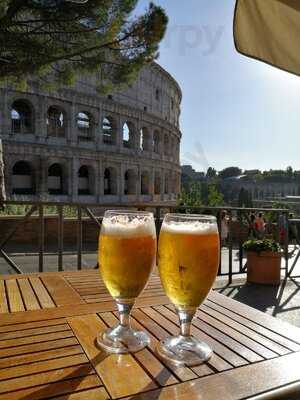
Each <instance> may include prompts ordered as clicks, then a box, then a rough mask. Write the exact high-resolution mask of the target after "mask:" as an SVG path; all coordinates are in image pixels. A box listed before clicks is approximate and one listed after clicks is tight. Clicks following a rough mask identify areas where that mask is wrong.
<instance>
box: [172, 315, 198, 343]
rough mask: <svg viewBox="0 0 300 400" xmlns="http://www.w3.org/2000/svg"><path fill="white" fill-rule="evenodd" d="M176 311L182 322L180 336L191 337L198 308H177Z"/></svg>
mask: <svg viewBox="0 0 300 400" xmlns="http://www.w3.org/2000/svg"><path fill="white" fill-rule="evenodd" d="M176 311H177V314H178V317H179V322H180V335H181V336H185V337H187V336H191V324H192V319H193V317H194V315H195V312H196V308H177V309H176Z"/></svg>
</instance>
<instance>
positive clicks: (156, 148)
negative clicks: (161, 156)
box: [153, 129, 160, 154]
mask: <svg viewBox="0 0 300 400" xmlns="http://www.w3.org/2000/svg"><path fill="white" fill-rule="evenodd" d="M159 148H160V132H159V131H158V130H157V129H156V130H155V131H154V133H153V151H154V153H156V154H158V153H159Z"/></svg>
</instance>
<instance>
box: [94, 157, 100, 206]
mask: <svg viewBox="0 0 300 400" xmlns="http://www.w3.org/2000/svg"><path fill="white" fill-rule="evenodd" d="M93 170H94V182H93V185H94V196H95V198H96V201H97V199H98V197H99V168H98V163H97V162H96V161H95V162H93Z"/></svg>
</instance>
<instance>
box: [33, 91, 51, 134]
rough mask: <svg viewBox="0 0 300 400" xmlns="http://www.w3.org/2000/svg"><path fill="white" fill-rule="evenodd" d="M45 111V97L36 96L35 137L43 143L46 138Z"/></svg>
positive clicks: (46, 109)
mask: <svg viewBox="0 0 300 400" xmlns="http://www.w3.org/2000/svg"><path fill="white" fill-rule="evenodd" d="M47 111H48V105H47V101H46V97H45V96H43V95H38V102H37V104H36V108H35V121H34V124H35V136H36V137H37V138H38V140H39V141H40V142H43V141H45V138H46V137H47Z"/></svg>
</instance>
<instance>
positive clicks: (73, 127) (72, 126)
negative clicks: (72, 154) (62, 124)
mask: <svg viewBox="0 0 300 400" xmlns="http://www.w3.org/2000/svg"><path fill="white" fill-rule="evenodd" d="M67 120H68V121H67V133H66V135H67V140H68V142H69V143H70V144H71V145H72V146H76V145H77V133H78V132H77V124H76V103H72V104H71V106H70V107H69V111H68V117H67Z"/></svg>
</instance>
